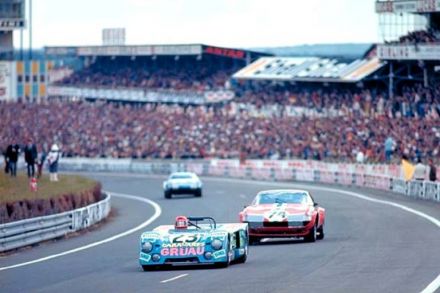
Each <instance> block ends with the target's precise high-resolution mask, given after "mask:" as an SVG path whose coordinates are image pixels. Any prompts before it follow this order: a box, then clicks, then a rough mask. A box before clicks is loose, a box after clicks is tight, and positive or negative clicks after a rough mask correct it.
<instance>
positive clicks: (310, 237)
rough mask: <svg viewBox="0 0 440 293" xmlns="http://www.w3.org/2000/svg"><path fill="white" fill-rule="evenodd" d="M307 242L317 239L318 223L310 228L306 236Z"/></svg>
mask: <svg viewBox="0 0 440 293" xmlns="http://www.w3.org/2000/svg"><path fill="white" fill-rule="evenodd" d="M304 241H305V242H315V241H316V225H313V228H312V229H310V231H309V234H307V236H306V237H304Z"/></svg>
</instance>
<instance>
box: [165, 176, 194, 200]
mask: <svg viewBox="0 0 440 293" xmlns="http://www.w3.org/2000/svg"><path fill="white" fill-rule="evenodd" d="M163 191H164V196H165V198H171V196H172V195H173V194H186V193H192V194H194V195H195V196H197V197H201V196H202V181H200V179H199V177H198V176H197V175H196V174H195V173H192V172H175V173H172V174H171V175H170V176H169V177H168V179H167V180H166V181H164V183H163Z"/></svg>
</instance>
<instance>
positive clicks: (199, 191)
mask: <svg viewBox="0 0 440 293" xmlns="http://www.w3.org/2000/svg"><path fill="white" fill-rule="evenodd" d="M194 195H195V196H196V197H202V190H201V189H200V188H199V189H197V190H196V192H195V193H194Z"/></svg>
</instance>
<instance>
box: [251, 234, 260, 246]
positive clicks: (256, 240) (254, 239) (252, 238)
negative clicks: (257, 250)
mask: <svg viewBox="0 0 440 293" xmlns="http://www.w3.org/2000/svg"><path fill="white" fill-rule="evenodd" d="M258 243H260V238H259V237H255V236H249V244H250V245H256V244H258Z"/></svg>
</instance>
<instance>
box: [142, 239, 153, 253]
mask: <svg viewBox="0 0 440 293" xmlns="http://www.w3.org/2000/svg"><path fill="white" fill-rule="evenodd" d="M152 250H153V244H152V243H151V242H149V241H147V242H144V243H142V252H144V253H149V252H151V251H152Z"/></svg>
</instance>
